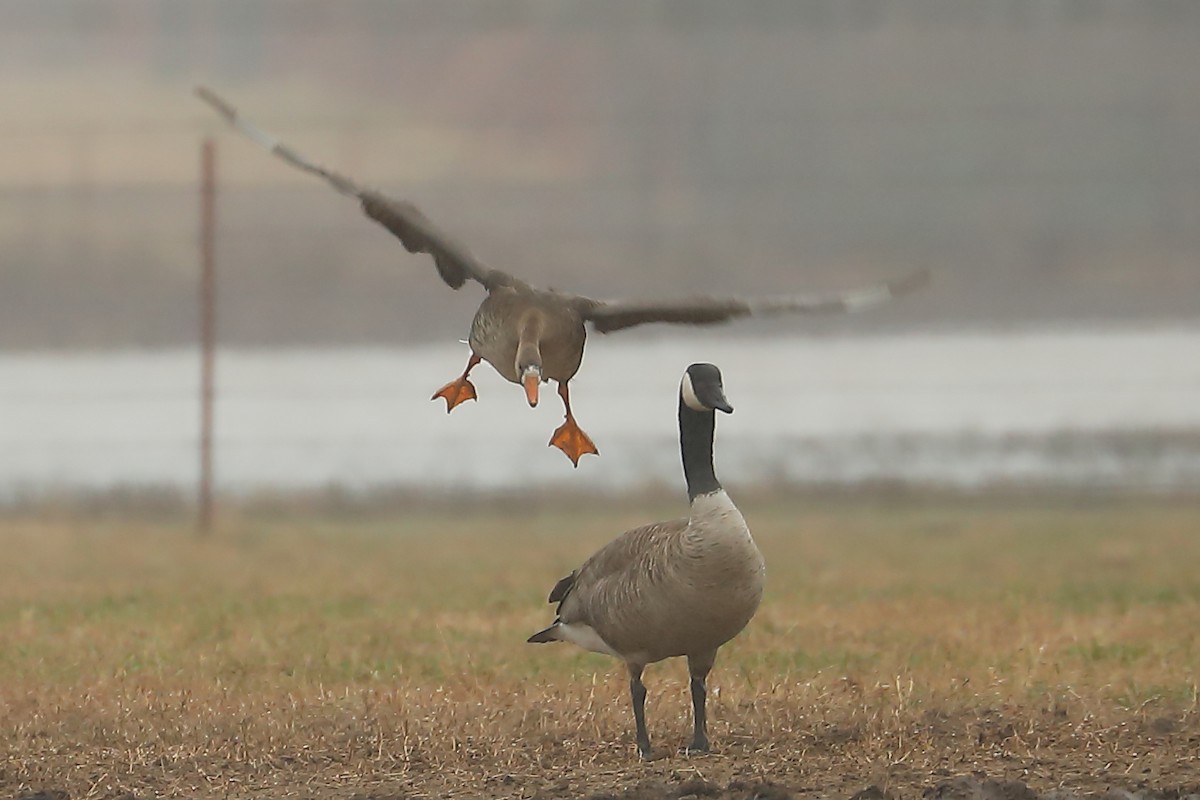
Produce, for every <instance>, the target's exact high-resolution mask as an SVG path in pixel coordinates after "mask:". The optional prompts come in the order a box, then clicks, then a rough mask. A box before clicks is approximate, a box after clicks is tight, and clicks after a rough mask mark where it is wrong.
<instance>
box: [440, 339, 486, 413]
mask: <svg viewBox="0 0 1200 800" xmlns="http://www.w3.org/2000/svg"><path fill="white" fill-rule="evenodd" d="M478 363H479V356H478V355H476V354H475V353H471V360H470V361H468V362H467V368H466V369H464V370H463V374H462V375H460V376H459V377H458V379H457V380H453V381H450V382H449V383H447V384H446V385H445V386H443V387H442V388H440V389H438V390H437V391H436V392H434V393H433V397H431V398H429V399H430V400H437V399H438V398H439V397H440V398H442V399H443V400H445V401H446V413H447V414H449V413H450V412H451V411H453V410H454V407H455V406H456V405H458V404H459V403H465V402H466V401H467V400H474V399H475V397H476V395H475V384H473V383H471V382H470V381H469V380H467V375H468V374H469V373H470V372H471V370H473V369H475V365H476V364H478Z"/></svg>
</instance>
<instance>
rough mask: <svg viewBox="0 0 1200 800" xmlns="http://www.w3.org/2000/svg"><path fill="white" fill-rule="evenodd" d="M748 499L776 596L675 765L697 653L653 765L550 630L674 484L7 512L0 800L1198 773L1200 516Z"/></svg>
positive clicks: (1160, 781) (1058, 506) (654, 676)
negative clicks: (574, 592) (381, 504)
mask: <svg viewBox="0 0 1200 800" xmlns="http://www.w3.org/2000/svg"><path fill="white" fill-rule="evenodd" d="M738 499H739V501H740V504H741V506H742V508H743V510H744V512H745V514H746V516H747V518H748V520H749V522H750V524H751V527H752V529H753V530H754V533H755V535H756V538H757V539H758V541H759V543H760V546H761V548H762V550H763V552H764V554H765V556H766V558H767V564H768V590H767V595H766V598H765V600H764V603H763V606H762V608H761V610H760V612H759V614H758V616H757V617H756V618H755V620H754V621H753V622H752V623H751V625H750V627H749V628H748V629H747V631H746V632H745V633H743V634H742V636H740V637H739V638H737V639H736V640H734V642H732V643H731V644H730V645H727V646H726V647H725V648H724V649H723V650H722V653H721V655H720V657H719V659H718V662H717V668H716V670H715V671H714V674H713V677H712V680H711V684H710V686H711V694H712V696H711V698H710V706H709V707H710V732H711V734H712V739H713V744H714V749H715V752H714V753H713V754H712V755H708V756H702V757H700V756H696V757H688V756H684V755H681V754H680V753H679V748H680V747H682V745H683V744H685V742H686V741H687V736H688V733H689V731H690V727H689V726H690V722H689V720H690V707H689V704H688V700H687V691H686V670H685V669H684V668H683V665H682V663H674V662H667V663H665V664H658V665H654V666H652V667H651V668H650V669H649V670H647V686H648V687H649V690H650V696H649V701H648V703H647V713H648V719H649V725H650V732H651V737H652V740H653V741H654V744H655V746H656V748H657V749H658V751H659V752H660V753H662V754H663V757H662V758H660V759H659V760H656V761H654V762H652V763H649V764H644V763H640V762H639V761H638V760H637V759H636V756H635V752H634V748H633V742H632V715H631V713H630V711H629V703H628V698H627V693H626V692H627V686H626V681H625V676H624V672H623V670H622V669H621V667H620V665H619V664H617V663H616V662H615V661H614V660H612V659H606V658H604V657H602V656H596V655H592V654H587V653H583V652H581V651H578V650H575V649H572V648H569V647H568V646H566V645H554V646H537V647H535V646H532V645H526V644H525V643H524V639H525V638H526V637H527V636H528V635H529V634H530V633H532V632H533V631H535V630H537V629H538V628H540V627H542V626H543V625H544V624H546V623H547V622H548V621H549V620H550V619H551V618H552V613H551V607H549V606H547V605H546V604H545V595H546V592H547V591H548V590H549V588H550V587H551V586H552V585H553V583H554V581H555V580H556V579H557V578H558V577H560V576H561V575H563V574H566V573H567V572H568V571H570V569H571V568H573V567H574V566H575V565H576V564H577V563H578V562H579V561H580V560H582V559H583V558H584V557H585V556H586V555H587V554H588V553H590V552H591V551H592V550H594V549H595V548H596V547H597V546H599V545H600V544H602V543H604V542H605V541H607V540H608V539H609V538H611V537H612V536H613V535H615V534H616V533H618V532H620V531H621V530H624V529H625V528H627V527H630V526H632V525H634V524H636V523H640V522H642V521H646V520H649V519H652V518H659V517H666V516H673V515H675V514H677V513H678V512H679V511H680V510H681V509H682V501H680V500H678V499H676V500H670V501H666V500H664V501H662V502H661V503H656V502H651V501H637V502H633V501H630V502H613V503H610V504H608V505H603V504H599V503H594V504H586V503H585V504H581V505H578V506H568V505H563V506H562V507H561V508H555V509H550V510H547V509H546V508H544V507H543V508H540V509H539V510H536V511H529V512H527V513H526V512H522V511H520V510H515V509H514V508H512V507H509V508H506V509H503V510H494V509H493V510H488V509H486V508H483V507H472V508H465V509H460V510H458V511H457V512H451V511H449V510H446V509H440V510H439V509H430V508H425V509H418V510H412V511H409V512H403V513H402V512H399V511H397V512H394V513H387V514H383V513H375V514H369V515H362V514H360V515H352V516H348V517H345V518H334V517H332V516H331V515H328V514H312V515H308V514H303V515H302V514H294V515H290V516H289V515H274V516H269V517H268V516H254V515H243V516H234V515H228V516H226V517H225V518H224V519H223V520H222V524H221V527H220V529H219V530H218V531H217V532H216V535H215V536H213V537H212V538H210V539H209V540H206V541H197V540H196V538H195V537H194V536H193V535H192V532H191V530H190V529H189V527H188V526H187V524H185V523H182V522H152V521H145V520H142V521H136V520H134V521H131V520H129V519H121V518H116V517H106V516H104V515H97V516H94V517H92V518H82V517H79V516H77V515H59V516H54V515H51V516H46V515H44V514H43V515H38V516H24V517H21V518H9V519H5V520H0V546H2V548H3V550H2V555H0V576H2V579H0V748H3V750H2V753H0V795H3V796H18V797H19V796H21V795H23V794H31V793H34V792H38V791H43V792H44V791H51V790H62V791H65V792H66V793H68V794H69V796H70V797H71V798H84V797H119V796H125V797H128V796H129V795H130V794H132V795H133V796H135V797H137V798H148V797H155V796H159V797H168V796H169V797H197V796H214V797H215V796H221V797H313V798H327V797H329V798H339V797H352V796H355V795H358V796H360V797H379V798H382V797H427V796H428V797H446V796H484V797H534V796H538V797H547V798H548V797H573V796H589V795H592V794H608V795H615V796H617V797H626V796H628V797H643V796H645V797H650V796H659V795H661V796H670V797H679V796H681V795H687V794H704V793H714V792H716V791H717V790H718V789H721V790H722V791H725V792H727V793H728V794H729V796H737V793H738V792H742V793H743V795H744V796H746V797H750V796H752V795H755V794H757V795H758V796H769V795H770V793H771V792H772V791H774V792H776V793H777V794H779V793H782V792H784V789H785V788H786V790H787V791H790V792H793V793H796V794H799V795H806V796H819V797H850V796H851V795H853V794H854V793H855V792H857V791H859V790H861V789H863V788H866V787H869V786H875V787H877V788H878V789H879V791H880V792H882V796H884V797H888V796H893V797H917V796H920V794H921V791H922V789H923V788H924V787H928V786H933V785H936V784H938V783H939V782H942V781H945V780H947V779H949V778H953V777H955V776H962V775H986V776H989V777H992V778H996V779H1009V780H1019V781H1023V782H1025V783H1027V784H1028V786H1029V787H1031V788H1032V789H1034V790H1035V791H1038V792H1044V791H1048V790H1050V789H1054V788H1057V787H1065V788H1067V789H1069V790H1072V791H1075V792H1080V793H1083V792H1090V791H1095V790H1099V789H1102V788H1104V787H1106V786H1120V787H1124V788H1129V789H1134V788H1137V787H1139V786H1141V787H1146V786H1150V787H1157V788H1161V789H1177V788H1180V787H1188V786H1191V787H1195V786H1198V785H1200V724H1198V723H1197V716H1198V708H1197V680H1198V678H1197V663H1198V656H1200V570H1198V569H1197V566H1198V565H1200V535H1198V534H1200V505H1197V504H1196V503H1194V502H1188V501H1164V500H1158V501H1154V500H1103V499H1090V500H1079V499H1075V500H1067V499H1060V500H1046V499H1041V500H1032V501H1031V500H1021V499H1015V498H1008V499H1004V498H991V499H981V500H966V499H961V498H944V497H940V498H938V497H935V498H926V499H917V498H907V499H892V500H887V499H879V498H877V499H874V500H871V501H869V502H865V503H863V502H861V501H857V500H855V499H854V498H852V497H843V498H809V497H804V498H792V499H788V498H778V497H776V498H759V499H755V498H753V497H747V498H743V497H738ZM772 786H773V787H774V788H771V787H772ZM747 787H749V788H747ZM755 787H758V788H755ZM1193 790H1194V789H1193ZM779 796H783V795H782V794H779Z"/></svg>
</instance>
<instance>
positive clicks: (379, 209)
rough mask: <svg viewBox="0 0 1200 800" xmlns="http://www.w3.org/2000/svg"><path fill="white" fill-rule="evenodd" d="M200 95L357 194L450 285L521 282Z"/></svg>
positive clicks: (303, 165) (291, 159)
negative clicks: (427, 257) (428, 259)
mask: <svg viewBox="0 0 1200 800" xmlns="http://www.w3.org/2000/svg"><path fill="white" fill-rule="evenodd" d="M196 95H197V96H198V97H199V98H200V99H201V100H203V101H204V102H206V103H208V105H210V106H212V108H213V109H215V110H216V111H217V113H218V114H220V115H221V116H222V117H224V118H225V121H226V122H228V123H229V124H230V125H232V126H233V127H234V128H236V129H237V130H238V131H240V132H241V133H243V134H244V135H245V136H247V137H248V138H249V139H251V140H252V141H254V142H255V143H257V144H258V145H259V146H260V147H263V148H264V149H266V150H267V151H269V152H270V153H273V154H274V155H276V156H278V157H279V158H280V159H282V160H283V161H285V162H287V163H288V164H290V165H291V166H293V167H295V168H296V169H299V170H302V171H303V172H307V173H309V174H310V175H316V176H317V177H319V178H321V179H322V180H324V181H325V182H326V183H328V184H329V185H330V186H332V187H333V188H334V189H336V190H337V191H338V192H341V193H342V194H344V195H348V196H350V197H354V198H357V199H358V200H359V202H360V203H361V204H362V209H363V212H364V213H365V214H366V215H367V216H368V217H370V218H371V219H373V220H375V221H376V222H378V223H379V224H381V225H383V227H385V228H387V229H388V230H389V231H391V232H392V234H393V235H394V236H395V237H396V238H398V239H399V240H400V242H401V243H402V244H403V245H404V247H405V249H407V250H408V251H409V252H410V253H428V254H429V255H431V256H433V261H434V264H435V265H436V267H437V271H438V274H439V275H440V276H441V277H442V280H443V281H445V282H446V284H447V285H448V286H450V287H451V288H452V289H458V288H459V287H461V286H462V285H463V283H465V282H466V280H467V279H468V278H470V279H471V280H473V281H477V282H478V283H480V284H482V285H483V286H484V287H485V288H487V289H488V290H489V291H490V290H491V289H493V288H494V287H496V286H511V285H515V284H518V283H520V282H519V281H518V280H517V279H516V278H514V277H513V276H512V275H509V274H508V273H506V272H502V271H500V270H498V269H491V268H489V267H488V266H486V265H485V264H484V263H483V262H481V261H480V260H479V259H477V258H476V257H475V256H474V255H473V254H472V253H471V251H470V250H468V249H467V248H466V246H465V245H463V244H462V243H461V242H459V241H458V240H457V239H455V238H454V237H452V236H450V235H449V234H447V233H445V232H443V231H442V230H440V229H439V228H438V227H437V226H435V225H434V224H433V223H432V222H430V221H429V218H428V217H426V216H425V215H424V214H423V213H421V210H420V209H418V208H417V207H416V206H415V205H413V204H412V203H410V202H407V201H404V200H396V199H394V198H391V197H388V196H387V195H385V194H383V193H382V192H378V191H375V190H372V189H367V188H364V187H363V186H360V185H359V184H358V183H357V182H356V181H354V180H353V179H351V178H348V177H346V176H345V175H342V174H340V173H338V172H334V171H333V170H331V169H327V168H326V167H323V166H321V165H320V164H317V163H315V162H313V161H311V160H310V159H308V158H306V157H305V156H303V155H301V154H300V153H299V152H297V151H296V150H293V149H292V148H291V147H289V146H288V145H286V144H284V143H283V142H282V141H280V140H279V139H277V138H275V137H274V136H272V135H270V134H268V133H266V132H265V131H263V130H262V129H261V128H259V127H258V126H257V125H255V124H254V123H252V122H250V121H249V120H247V119H246V118H245V117H243V116H242V115H241V114H240V113H238V111H237V109H235V108H234V107H233V106H232V105H230V104H229V103H227V102H226V101H225V100H223V99H222V98H221V97H219V96H218V95H217V94H216V93H215V92H213V91H212V90H211V89H208V88H206V87H203V86H201V87H198V88H197V89H196Z"/></svg>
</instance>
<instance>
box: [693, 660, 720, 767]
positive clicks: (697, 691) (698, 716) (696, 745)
mask: <svg viewBox="0 0 1200 800" xmlns="http://www.w3.org/2000/svg"><path fill="white" fill-rule="evenodd" d="M715 657H716V653H713V654H712V655H710V656H707V657H703V658H698V657H696V656H688V672H689V673H690V674H691V676H692V722H693V733H692V743H691V744H690V745H688V747H687V752H689V753H707V752H708V716H707V714H706V712H705V702H706V700H707V698H708V685H707V683H706V682H705V681H706V680H707V678H708V672H709V670H711V669H712V665H713V661H714V660H715Z"/></svg>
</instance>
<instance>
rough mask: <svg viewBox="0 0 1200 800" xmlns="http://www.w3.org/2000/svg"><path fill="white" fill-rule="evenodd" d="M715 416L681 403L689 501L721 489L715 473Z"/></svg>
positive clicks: (681, 432)
mask: <svg viewBox="0 0 1200 800" xmlns="http://www.w3.org/2000/svg"><path fill="white" fill-rule="evenodd" d="M716 416H717V415H716V413H715V412H713V411H695V410H693V409H691V408H688V406H687V404H686V403H684V402H683V398H680V400H679V449H680V451H681V453H682V454H683V477H684V478H685V479H686V480H687V490H688V499H689V500H695V499H696V498H697V497H699V496H700V495H702V494H711V493H713V492H715V491H717V490H719V489H720V488H721V482H720V481H718V480H717V474H716V473H715V472H713V428H715V427H716Z"/></svg>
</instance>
